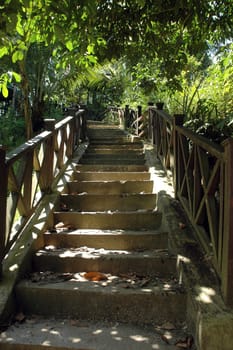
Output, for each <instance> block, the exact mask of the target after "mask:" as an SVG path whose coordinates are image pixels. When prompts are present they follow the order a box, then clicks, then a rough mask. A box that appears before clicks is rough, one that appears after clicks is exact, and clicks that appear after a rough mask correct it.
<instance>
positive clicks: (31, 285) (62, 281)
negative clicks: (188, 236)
mask: <svg viewBox="0 0 233 350" xmlns="http://www.w3.org/2000/svg"><path fill="white" fill-rule="evenodd" d="M87 272H89V271H82V272H76V273H62V272H57V273H56V272H53V271H46V272H44V271H41V272H40V271H39V272H33V273H32V274H31V275H30V276H29V278H28V279H23V280H21V281H20V282H19V283H18V285H17V287H16V289H17V290H19V289H21V290H23V289H25V288H26V289H34V290H35V289H53V290H69V291H71V292H72V291H73V292H74V293H77V292H78V291H79V292H88V293H101V294H113V295H114V294H118V293H119V292H120V293H121V294H123V295H137V294H143V295H147V296H148V295H161V293H162V295H164V296H165V297H166V296H168V295H169V294H171V295H174V294H185V290H184V287H183V285H181V284H180V283H179V281H178V280H177V279H176V278H174V277H171V278H161V277H156V276H148V275H145V276H141V275H140V276H138V275H137V274H133V273H132V274H130V273H129V274H120V275H117V274H114V275H113V274H110V273H107V272H106V273H105V272H102V273H101V274H103V275H104V276H105V277H106V279H103V280H98V281H90V280H88V279H87V278H85V277H84V276H85V274H86V273H87ZM164 292H166V293H164Z"/></svg>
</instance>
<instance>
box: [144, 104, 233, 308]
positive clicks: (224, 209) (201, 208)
mask: <svg viewBox="0 0 233 350" xmlns="http://www.w3.org/2000/svg"><path fill="white" fill-rule="evenodd" d="M183 118H184V117H183V116H182V115H174V116H173V117H171V116H170V115H168V114H167V113H165V112H164V111H162V110H157V109H156V108H154V107H150V108H149V136H150V138H151V140H152V142H153V143H154V144H155V145H156V150H157V151H156V152H157V157H158V158H159V159H160V160H161V162H162V164H163V166H164V168H165V169H166V170H167V171H170V172H171V174H172V176H173V182H174V189H175V195H176V197H177V199H179V201H180V202H181V204H182V206H183V208H184V210H185V211H186V213H187V215H188V217H189V220H190V221H191V223H192V225H193V227H194V229H195V232H196V236H197V239H198V240H199V242H200V243H201V245H202V247H203V248H204V249H205V251H206V253H207V254H209V255H210V256H212V258H213V259H212V260H213V263H214V265H215V268H216V271H217V272H218V274H219V277H220V280H221V287H222V293H223V297H224V300H225V302H226V303H227V304H228V305H231V306H233V139H227V140H226V141H224V142H223V143H222V144H221V145H218V144H215V143H214V142H211V141H209V140H208V139H207V138H204V137H201V136H198V135H197V134H195V133H193V132H192V131H190V130H189V129H187V128H185V127H183Z"/></svg>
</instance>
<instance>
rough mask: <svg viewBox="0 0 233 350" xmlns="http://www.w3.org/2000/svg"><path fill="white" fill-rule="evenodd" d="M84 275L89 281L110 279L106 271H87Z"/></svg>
mask: <svg viewBox="0 0 233 350" xmlns="http://www.w3.org/2000/svg"><path fill="white" fill-rule="evenodd" d="M83 277H84V278H86V279H87V280H89V281H106V280H107V279H108V278H107V276H106V275H105V274H104V273H102V272H97V271H90V272H86V273H84V275H83Z"/></svg>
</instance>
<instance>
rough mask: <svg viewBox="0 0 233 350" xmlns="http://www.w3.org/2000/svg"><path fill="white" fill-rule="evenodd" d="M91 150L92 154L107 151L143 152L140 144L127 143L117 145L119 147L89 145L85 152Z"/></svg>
mask: <svg viewBox="0 0 233 350" xmlns="http://www.w3.org/2000/svg"><path fill="white" fill-rule="evenodd" d="M89 150H90V151H91V150H93V151H94V152H95V151H97V152H101V151H102V150H104V151H105V150H108V151H112V152H113V151H119V150H121V151H139V152H140V151H142V150H144V146H143V144H142V143H128V144H119V145H111V144H107V145H92V144H90V145H89V146H88V148H87V151H89Z"/></svg>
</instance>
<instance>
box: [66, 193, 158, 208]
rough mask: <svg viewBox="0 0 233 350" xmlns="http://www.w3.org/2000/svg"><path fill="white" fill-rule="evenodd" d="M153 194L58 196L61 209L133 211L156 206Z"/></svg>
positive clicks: (155, 197) (155, 196)
mask: <svg viewBox="0 0 233 350" xmlns="http://www.w3.org/2000/svg"><path fill="white" fill-rule="evenodd" d="M156 199H157V195H156V194H155V193H154V194H110V195H108V196H106V195H104V194H80V195H72V194H63V195H61V196H60V210H62V211H108V210H114V211H115V210H120V211H133V210H139V209H147V210H153V209H155V208H156Z"/></svg>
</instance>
